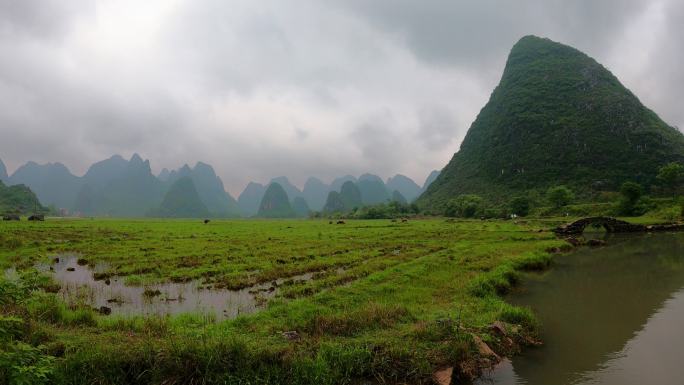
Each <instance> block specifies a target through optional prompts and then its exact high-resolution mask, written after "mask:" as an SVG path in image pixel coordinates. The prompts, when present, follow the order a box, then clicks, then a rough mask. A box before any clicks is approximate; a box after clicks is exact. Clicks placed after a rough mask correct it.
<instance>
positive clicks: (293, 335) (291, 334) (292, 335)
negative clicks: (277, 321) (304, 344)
mask: <svg viewBox="0 0 684 385" xmlns="http://www.w3.org/2000/svg"><path fill="white" fill-rule="evenodd" d="M282 335H283V337H284V338H285V339H287V340H289V341H299V340H300V339H302V337H300V336H299V333H297V332H296V331H294V330H292V331H288V332H283V334H282Z"/></svg>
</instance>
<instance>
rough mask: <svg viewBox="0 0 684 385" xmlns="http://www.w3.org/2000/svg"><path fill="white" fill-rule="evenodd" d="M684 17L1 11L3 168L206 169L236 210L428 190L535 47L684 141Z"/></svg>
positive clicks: (208, 0) (141, 7) (631, 10)
mask: <svg viewBox="0 0 684 385" xmlns="http://www.w3.org/2000/svg"><path fill="white" fill-rule="evenodd" d="M683 18H684V2H682V1H678V0H650V1H647V0H602V1H594V0H577V1H559V0H552V1H548V0H521V1H515V2H501V1H494V0H482V1H470V2H467V1H451V0H426V1H407V0H376V1H360V0H344V1H342V0H323V1H319V0H292V1H288V2H277V1H273V2H254V1H247V0H226V1H224V0H196V1H190V0H149V1H144V2H140V1H133V0H116V1H114V0H72V1H57V0H41V1H39V0H22V1H4V2H0V59H1V60H0V137H1V138H2V139H3V140H1V141H0V158H2V159H3V161H4V162H5V164H6V165H7V167H8V169H9V173H10V174H12V173H13V172H14V171H15V170H16V169H17V168H19V167H20V166H21V165H23V164H25V163H26V162H28V161H34V162H36V163H37V164H46V163H50V162H52V163H54V162H61V163H63V164H64V165H65V166H67V167H68V168H69V169H70V170H71V172H72V173H73V174H74V175H77V176H78V175H82V174H83V173H85V171H86V170H87V168H88V167H89V166H90V165H91V164H92V163H94V162H96V161H99V160H101V159H102V158H104V157H106V156H108V155H109V154H121V155H122V156H123V157H124V158H125V159H129V158H130V157H131V156H132V155H133V154H134V153H136V152H137V153H140V154H145V156H146V157H148V158H149V159H152V160H153V169H152V172H153V174H154V175H157V174H159V173H160V171H161V170H162V169H163V168H167V169H169V170H172V169H176V168H178V167H179V166H180V165H182V164H183V163H184V162H186V161H188V162H190V161H195V160H197V159H201V160H203V161H205V162H206V163H207V164H211V165H213V166H214V167H215V170H216V172H217V174H218V176H219V177H220V178H221V179H222V180H223V181H224V183H225V187H226V189H227V190H228V191H230V192H231V193H232V194H233V196H237V195H238V194H239V193H240V192H241V191H242V189H243V188H244V186H245V185H246V184H247V183H249V181H251V180H259V181H268V180H270V178H272V177H273V176H278V175H286V176H287V177H288V179H289V181H290V182H291V183H293V184H294V185H295V186H299V187H300V188H301V187H302V186H303V185H304V183H305V182H306V180H307V178H309V177H311V176H316V177H317V178H320V179H321V180H324V181H326V182H327V181H329V180H331V179H333V178H335V177H337V176H339V175H344V174H347V173H350V174H353V175H360V174H361V173H363V172H366V171H367V170H373V172H375V173H377V174H379V175H383V176H389V175H393V174H396V173H401V174H402V175H407V176H409V177H410V178H412V179H413V180H424V178H425V177H426V170H432V169H439V168H441V167H443V166H444V165H445V164H446V163H447V162H448V161H449V159H450V158H451V156H452V155H453V154H454V152H456V151H458V149H459V145H460V143H461V141H462V139H463V137H464V135H465V133H466V130H467V129H468V127H469V126H470V124H471V123H472V122H473V121H474V120H475V118H476V116H477V114H478V112H479V111H480V109H481V108H482V106H483V105H484V104H485V103H486V102H487V100H488V98H489V96H490V93H491V90H492V89H493V88H494V86H495V85H496V84H497V83H498V81H499V80H500V76H501V72H502V70H503V68H504V64H505V58H506V55H507V52H508V51H509V49H510V47H511V46H512V45H513V44H514V43H515V42H516V41H517V40H518V39H520V38H521V37H522V36H524V35H528V34H534V35H538V36H546V37H549V38H551V39H553V40H555V41H562V42H564V43H566V44H569V45H571V46H573V47H576V48H578V49H580V50H582V51H583V52H586V53H587V54H589V55H590V56H592V57H594V58H596V59H597V60H598V61H599V62H601V63H603V64H605V65H606V67H608V69H610V70H611V72H612V73H614V74H615V75H616V76H617V77H618V78H619V79H621V81H622V82H623V83H624V84H625V86H626V87H627V88H629V89H630V90H632V91H633V92H634V93H635V94H636V95H639V98H640V99H641V101H642V102H643V103H644V104H645V105H647V106H649V107H651V108H652V109H653V110H654V111H655V112H656V113H658V114H659V116H661V117H662V118H663V120H665V121H666V122H667V123H668V124H670V125H674V126H679V127H682V126H684V109H682V108H681V107H680V100H682V99H683V96H684V95H683V93H684V89H683V88H682V87H681V84H684V78H683V76H684V75H683V74H682V71H680V63H681V62H682V61H683V60H682V59H684V51H683V50H681V49H680V48H681V46H682V45H683V44H682V43H683V42H682V38H683V36H684V34H683V31H682V29H683V28H684V27H682V23H681V20H682V19H683ZM0 172H1V171H0ZM1 177H2V175H0V178H1ZM340 186H341V183H340Z"/></svg>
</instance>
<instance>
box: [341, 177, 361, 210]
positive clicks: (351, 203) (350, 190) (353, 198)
mask: <svg viewBox="0 0 684 385" xmlns="http://www.w3.org/2000/svg"><path fill="white" fill-rule="evenodd" d="M340 199H341V200H342V203H343V204H344V207H345V209H347V210H350V209H352V208H354V207H361V206H362V205H363V199H362V197H361V190H360V189H359V187H358V185H357V184H356V183H354V182H352V181H347V182H344V183H343V184H342V187H341V188H340Z"/></svg>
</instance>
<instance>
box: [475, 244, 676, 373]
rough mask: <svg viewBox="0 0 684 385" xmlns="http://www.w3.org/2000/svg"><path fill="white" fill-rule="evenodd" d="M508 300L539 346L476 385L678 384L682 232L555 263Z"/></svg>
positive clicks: (578, 254)
mask: <svg viewBox="0 0 684 385" xmlns="http://www.w3.org/2000/svg"><path fill="white" fill-rule="evenodd" d="M508 300H509V301H510V302H512V303H514V304H516V305H521V306H527V307H530V308H531V309H532V310H533V311H534V312H535V313H536V314H537V315H538V317H539V319H540V321H541V322H542V325H543V326H542V334H541V337H542V340H543V341H544V345H543V346H542V347H539V348H529V349H526V350H525V351H524V352H523V353H522V354H521V355H519V356H516V357H513V358H512V360H506V361H504V362H503V363H502V364H501V365H499V366H498V367H497V368H496V369H495V370H494V371H493V372H492V373H489V374H487V375H485V377H484V378H482V379H480V380H479V381H478V382H477V384H478V385H483V384H497V385H522V384H526V385H550V384H559V385H563V384H573V385H580V384H581V385H584V384H604V385H631V384H634V385H636V384H640V385H641V384H650V385H659V384H662V385H666V384H667V385H672V384H684V233H674V234H645V235H640V236H612V237H610V238H609V239H608V246H606V247H601V248H591V249H590V248H582V249H579V250H578V251H575V252H573V253H571V254H567V255H562V256H559V257H557V259H556V263H555V265H554V266H553V268H552V269H551V270H549V271H547V272H544V273H535V274H529V275H527V276H526V279H525V280H524V283H523V285H522V286H521V288H520V290H518V291H517V292H515V293H513V294H512V295H511V296H510V297H509V298H508Z"/></svg>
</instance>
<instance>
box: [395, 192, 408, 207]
mask: <svg viewBox="0 0 684 385" xmlns="http://www.w3.org/2000/svg"><path fill="white" fill-rule="evenodd" d="M392 201H393V202H399V203H402V204H406V203H408V202H407V201H406V197H404V195H403V194H402V193H400V192H399V191H397V190H394V191H393V192H392Z"/></svg>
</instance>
